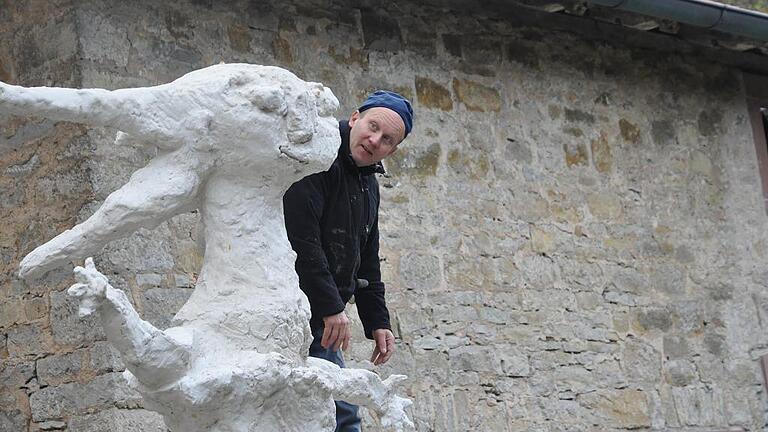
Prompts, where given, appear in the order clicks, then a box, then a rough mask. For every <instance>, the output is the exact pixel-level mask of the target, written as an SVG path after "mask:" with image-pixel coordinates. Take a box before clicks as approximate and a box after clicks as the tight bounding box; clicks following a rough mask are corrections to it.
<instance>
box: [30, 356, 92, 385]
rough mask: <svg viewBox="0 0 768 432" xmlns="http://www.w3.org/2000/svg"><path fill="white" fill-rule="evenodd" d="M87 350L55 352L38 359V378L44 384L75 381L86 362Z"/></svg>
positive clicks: (85, 366)
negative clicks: (64, 352)
mask: <svg viewBox="0 0 768 432" xmlns="http://www.w3.org/2000/svg"><path fill="white" fill-rule="evenodd" d="M86 357H87V350H85V349H79V350H75V351H74V352H71V353H66V354H54V355H51V356H48V357H45V358H42V359H40V360H38V361H37V379H38V381H39V382H40V384H41V385H43V386H55V385H60V384H63V383H66V382H72V381H75V380H76V379H77V378H78V376H79V375H80V373H81V372H82V371H83V369H85V368H87V364H86Z"/></svg>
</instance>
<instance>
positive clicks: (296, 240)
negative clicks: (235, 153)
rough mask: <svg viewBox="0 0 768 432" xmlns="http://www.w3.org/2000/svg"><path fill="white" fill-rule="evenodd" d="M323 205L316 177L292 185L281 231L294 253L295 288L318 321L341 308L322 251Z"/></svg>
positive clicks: (321, 185)
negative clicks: (283, 228) (296, 279)
mask: <svg viewBox="0 0 768 432" xmlns="http://www.w3.org/2000/svg"><path fill="white" fill-rule="evenodd" d="M323 204H324V185H323V180H322V178H321V177H320V176H318V175H311V176H308V177H305V178H304V179H302V180H300V181H298V182H296V183H294V184H293V185H291V187H290V188H289V189H288V191H287V192H286V193H285V195H284V196H283V214H284V217H285V229H286V232H287V233H288V241H290V242H291V247H292V248H293V250H294V252H296V274H298V276H299V287H300V288H301V290H302V291H303V292H304V294H306V296H307V298H308V299H309V304H310V307H311V308H312V316H314V317H320V318H323V317H327V316H330V315H334V314H337V313H339V312H341V311H343V310H344V306H345V305H344V302H343V301H342V300H341V296H340V295H339V290H338V288H337V287H336V283H335V282H334V280H333V276H332V275H331V272H330V270H329V268H328V260H327V259H326V257H325V252H324V251H323V247H322V238H321V229H320V219H321V217H322V214H323Z"/></svg>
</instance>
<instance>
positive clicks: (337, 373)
mask: <svg viewBox="0 0 768 432" xmlns="http://www.w3.org/2000/svg"><path fill="white" fill-rule="evenodd" d="M307 365H308V366H309V367H307V368H299V369H296V376H297V378H298V380H299V382H301V383H302V384H304V385H320V386H321V387H322V388H323V389H325V390H326V391H328V392H330V393H331V394H332V395H333V398H334V399H336V400H343V401H345V402H349V403H352V404H355V405H362V406H364V407H366V408H370V409H372V410H374V411H375V412H376V413H377V414H378V415H379V418H380V420H381V425H382V427H383V428H384V429H385V430H388V431H397V432H401V431H408V430H412V429H413V427H414V426H413V423H412V422H411V420H410V419H408V416H407V415H406V413H405V409H406V408H408V407H409V406H411V404H412V402H411V401H410V399H406V398H403V397H400V396H398V395H397V394H395V387H396V385H397V383H399V382H401V381H403V380H405V379H406V376H405V375H392V376H390V377H389V378H387V379H386V380H383V381H382V380H381V378H380V377H379V376H378V375H376V374H375V373H373V372H370V371H367V370H364V369H342V368H340V367H338V366H336V365H335V364H333V363H331V362H327V361H325V360H320V359H315V358H312V357H309V358H307Z"/></svg>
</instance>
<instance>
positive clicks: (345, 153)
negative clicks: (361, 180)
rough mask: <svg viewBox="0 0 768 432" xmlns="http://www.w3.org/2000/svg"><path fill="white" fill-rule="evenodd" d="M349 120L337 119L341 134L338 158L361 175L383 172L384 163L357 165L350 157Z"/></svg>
mask: <svg viewBox="0 0 768 432" xmlns="http://www.w3.org/2000/svg"><path fill="white" fill-rule="evenodd" d="M349 131H350V128H349V121H347V120H339V133H340V134H341V146H340V147H339V159H340V160H341V161H342V162H343V163H344V164H345V165H347V167H349V168H351V169H353V170H355V171H357V172H359V173H360V174H361V175H365V176H367V175H371V174H373V173H377V174H384V173H385V171H384V165H383V164H382V163H381V162H378V163H376V164H374V165H368V166H364V167H359V166H357V165H356V164H355V160H354V159H352V153H351V152H350V151H349Z"/></svg>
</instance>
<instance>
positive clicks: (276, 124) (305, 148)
mask: <svg viewBox="0 0 768 432" xmlns="http://www.w3.org/2000/svg"><path fill="white" fill-rule="evenodd" d="M207 69H208V70H206V69H204V70H201V71H198V72H207V73H208V74H209V76H210V75H214V76H216V77H217V79H221V78H222V75H223V76H224V77H225V79H226V81H225V85H224V88H223V90H221V91H219V92H217V93H216V94H217V98H218V99H220V102H223V104H222V105H224V104H226V105H228V107H226V109H222V110H221V112H220V113H216V115H215V116H213V122H212V125H213V126H212V127H211V128H210V129H209V130H207V131H206V133H207V134H209V135H208V136H210V137H211V138H212V140H213V144H212V145H213V146H216V147H218V148H219V149H224V148H228V149H229V148H231V149H233V150H236V151H235V152H232V153H230V155H231V157H227V155H225V160H224V165H227V166H243V167H248V169H250V168H255V169H254V170H252V172H258V173H260V174H265V173H273V172H279V173H284V174H286V176H288V173H290V177H292V178H293V180H292V181H291V182H293V181H295V180H298V179H299V178H301V177H303V176H305V175H307V174H311V173H314V172H318V171H324V170H326V169H328V167H329V166H330V165H331V163H332V162H333V160H334V158H335V157H336V154H337V152H338V149H339V144H340V142H341V141H340V137H339V124H338V121H337V120H336V119H335V118H334V117H333V114H334V113H335V112H336V110H337V109H338V107H339V101H338V100H337V99H336V96H334V95H333V93H332V92H331V90H330V89H328V88H327V87H325V86H323V85H322V84H320V83H314V82H307V81H304V80H302V79H300V78H298V77H297V76H296V75H294V74H293V73H291V72H289V71H287V70H285V69H280V68H277V67H270V66H255V65H218V66H212V67H210V68H207ZM196 73H197V72H196ZM189 75H192V74H189ZM182 79H185V78H182ZM208 79H209V81H210V78H208ZM219 131H221V133H219ZM269 175H270V176H272V174H269Z"/></svg>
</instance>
